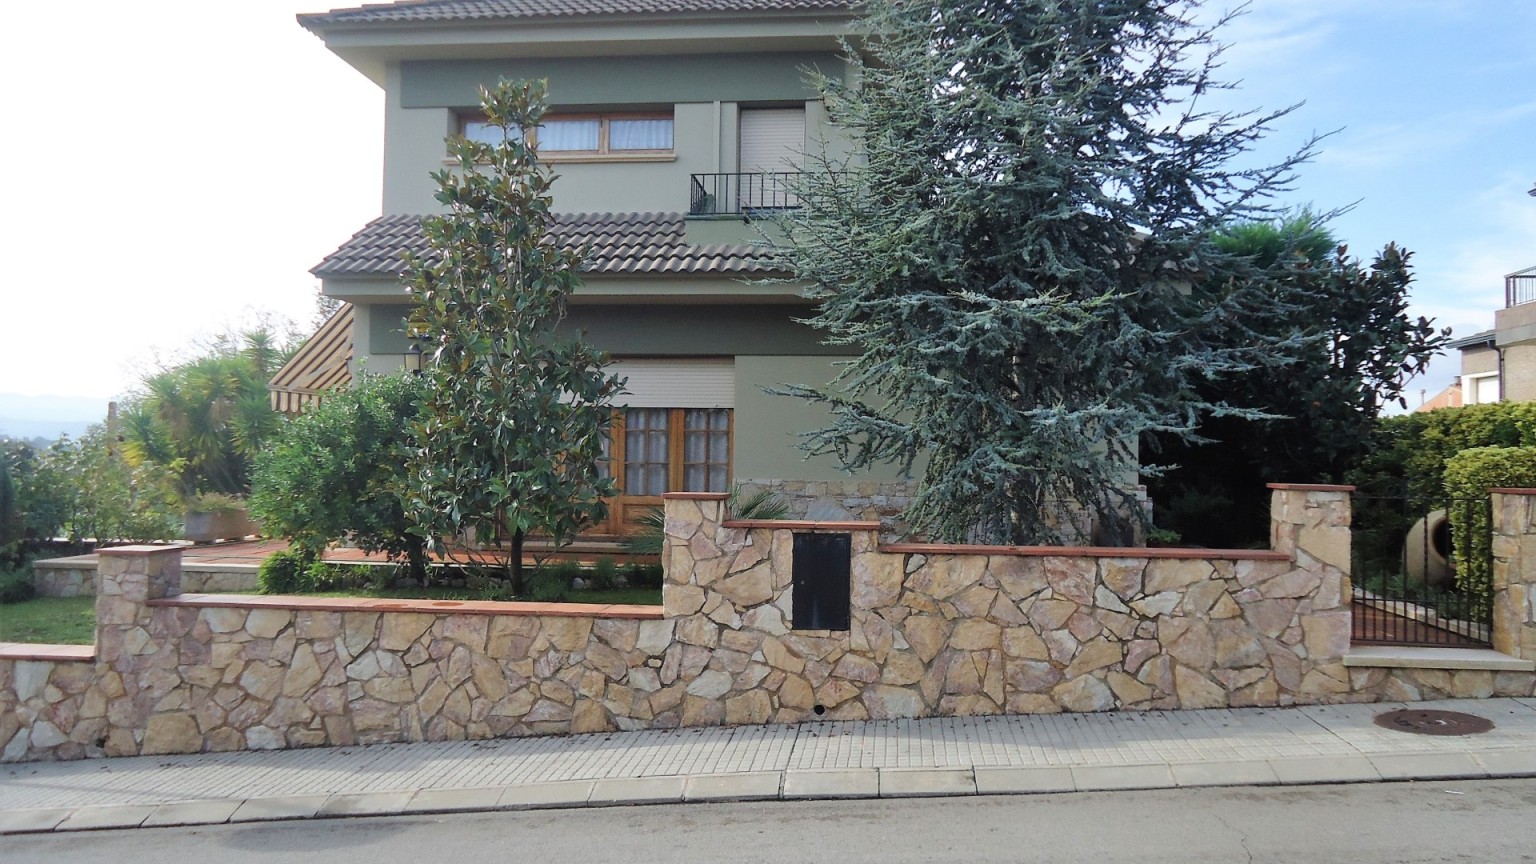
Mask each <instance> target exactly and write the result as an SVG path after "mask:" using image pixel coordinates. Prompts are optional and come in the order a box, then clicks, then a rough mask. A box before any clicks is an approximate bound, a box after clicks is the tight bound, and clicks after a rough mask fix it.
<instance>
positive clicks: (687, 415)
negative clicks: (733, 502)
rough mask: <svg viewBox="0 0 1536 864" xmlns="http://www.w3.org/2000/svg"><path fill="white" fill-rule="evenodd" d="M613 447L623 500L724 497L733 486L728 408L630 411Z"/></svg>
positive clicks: (621, 419)
mask: <svg viewBox="0 0 1536 864" xmlns="http://www.w3.org/2000/svg"><path fill="white" fill-rule="evenodd" d="M617 420H618V422H617V423H616V424H615V429H614V433H613V442H612V443H611V444H610V446H609V447H608V452H607V454H606V455H607V457H608V465H607V466H606V469H607V472H608V473H609V474H611V476H613V477H615V478H619V479H620V480H621V487H622V488H621V489H620V491H619V494H621V495H625V496H654V495H661V494H662V493H665V492H724V491H726V490H727V489H728V487H729V484H730V480H731V410H730V409H729V408H626V409H623V410H622V411H620V412H619V416H618V418H617Z"/></svg>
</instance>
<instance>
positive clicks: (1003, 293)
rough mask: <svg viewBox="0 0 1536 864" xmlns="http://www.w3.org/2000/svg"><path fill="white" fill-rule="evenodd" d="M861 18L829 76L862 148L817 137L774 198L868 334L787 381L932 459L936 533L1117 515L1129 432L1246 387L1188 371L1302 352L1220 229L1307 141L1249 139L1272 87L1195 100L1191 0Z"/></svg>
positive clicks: (909, 456)
mask: <svg viewBox="0 0 1536 864" xmlns="http://www.w3.org/2000/svg"><path fill="white" fill-rule="evenodd" d="M863 32H866V33H867V34H868V36H867V38H866V39H865V40H864V41H863V42H862V43H861V44H860V45H858V46H857V50H852V49H850V50H849V53H848V64H849V73H848V74H847V75H846V76H845V77H843V78H838V79H830V78H825V77H823V78H821V79H819V80H818V84H819V86H820V87H821V89H822V90H823V92H824V93H825V96H826V99H827V109H828V112H829V114H830V116H831V117H832V119H833V121H834V122H835V123H836V124H837V125H838V127H839V128H840V129H841V130H842V131H843V132H844V133H846V134H847V135H848V136H850V137H851V139H852V143H853V144H854V147H853V148H852V152H854V153H856V154H858V155H857V157H856V158H854V159H851V160H842V161H837V160H834V159H831V158H829V157H827V156H825V155H818V154H808V157H807V158H808V161H809V162H810V163H811V170H809V171H808V172H807V174H806V175H805V176H804V180H803V181H802V182H801V185H800V186H799V188H797V189H796V190H795V191H796V192H797V193H798V194H799V196H800V198H801V199H802V201H803V202H804V204H805V205H806V206H804V207H803V208H802V209H800V210H796V211H790V212H787V213H785V214H784V215H783V216H782V218H781V219H780V220H779V221H780V224H781V227H782V229H783V231H784V232H785V233H786V235H787V240H786V241H785V242H784V243H782V244H781V246H780V248H779V251H780V253H781V255H780V260H781V261H782V262H783V265H784V267H785V268H786V269H787V270H788V271H790V272H791V273H792V275H793V276H794V277H795V278H796V279H798V280H801V281H804V282H806V283H809V284H810V285H811V286H813V288H812V292H813V295H814V296H815V297H816V298H818V299H819V300H820V301H821V306H820V309H819V312H818V314H817V315H816V316H815V317H814V319H813V320H812V323H813V324H814V325H815V326H817V327H819V328H820V329H821V330H822V331H823V332H824V334H825V337H826V338H827V340H828V341H830V342H832V343H834V344H844V345H850V346H854V347H855V348H856V349H857V350H858V351H859V352H861V353H859V355H858V356H857V358H856V359H854V360H852V361H851V362H850V363H849V364H847V365H846V366H845V367H844V368H843V370H842V371H841V373H840V374H839V375H838V377H837V379H836V380H835V381H834V382H832V383H831V385H829V386H819V387H818V386H792V387H786V388H784V389H783V391H782V392H786V393H791V394H794V395H798V396H801V397H804V398H806V399H810V400H813V401H815V402H817V403H820V404H822V405H824V406H825V407H826V408H827V409H828V410H829V411H830V414H831V418H832V419H831V422H830V424H829V425H827V426H826V427H825V428H822V429H819V430H815V431H813V432H811V433H810V434H809V435H808V436H807V440H806V442H805V445H806V446H807V448H808V449H810V450H811V451H813V452H816V453H823V454H831V455H833V456H835V457H836V458H837V459H839V460H840V461H841V463H842V464H843V465H844V466H845V467H847V468H849V469H853V470H857V469H862V468H866V467H869V466H871V465H874V464H877V463H894V464H895V465H897V466H899V467H900V468H902V469H905V470H906V471H908V472H914V471H915V472H919V473H918V477H919V479H920V484H919V488H918V490H917V494H916V496H915V498H914V500H913V503H912V505H911V507H910V508H909V510H908V511H907V514H906V515H907V518H908V520H909V523H910V525H911V527H912V528H913V530H915V531H917V532H920V533H925V534H929V535H931V536H934V537H936V538H939V539H943V540H949V541H960V540H980V541H984V542H1001V543H1042V542H1046V543H1048V542H1059V538H1060V532H1061V530H1062V525H1061V523H1060V521H1059V517H1060V514H1061V512H1062V511H1063V510H1064V509H1067V508H1071V507H1078V506H1081V507H1086V508H1087V509H1089V510H1090V511H1091V512H1092V513H1093V514H1095V516H1096V517H1097V522H1098V523H1099V524H1100V525H1101V526H1105V527H1106V528H1107V530H1106V532H1105V533H1104V534H1101V538H1124V537H1125V536H1126V535H1127V533H1128V532H1127V530H1126V529H1127V527H1128V523H1129V522H1130V520H1133V519H1135V518H1138V517H1139V510H1138V508H1136V507H1135V505H1134V495H1135V492H1134V489H1135V485H1136V472H1137V462H1138V459H1137V440H1138V438H1139V436H1141V435H1142V434H1144V433H1148V432H1157V433H1160V434H1167V435H1173V436H1184V437H1188V436H1193V435H1194V434H1195V430H1196V428H1197V422H1198V419H1199V418H1200V417H1201V416H1204V415H1208V414H1212V413H1216V414H1220V413H1227V412H1232V411H1238V413H1243V412H1241V411H1239V410H1238V409H1234V408H1231V407H1230V406H1227V405H1224V404H1223V403H1222V402H1221V400H1219V399H1212V398H1210V397H1207V396H1204V395H1202V394H1200V393H1199V392H1197V391H1196V389H1195V386H1194V385H1195V384H1196V383H1197V382H1199V381H1203V380H1206V379H1209V378H1213V377H1219V376H1222V375H1224V374H1228V373H1231V372H1235V371H1240V370H1245V369H1251V368H1254V367H1256V366H1264V365H1273V364H1280V363H1284V362H1286V359H1287V358H1286V356H1285V355H1286V352H1285V347H1286V345H1287V344H1290V342H1291V340H1292V337H1291V336H1290V335H1289V334H1286V335H1280V336H1276V335H1275V334H1272V333H1268V332H1259V331H1257V330H1254V329H1253V328H1251V327H1250V326H1249V324H1248V323H1247V322H1249V321H1250V320H1251V313H1253V312H1254V311H1255V310H1257V309H1260V308H1266V307H1269V306H1270V305H1272V304H1273V302H1274V300H1273V298H1270V297H1268V296H1266V290H1265V280H1264V278H1263V275H1262V274H1261V273H1259V272H1257V268H1254V267H1252V266H1251V265H1250V264H1248V263H1246V262H1244V261H1243V260H1241V259H1240V258H1239V257H1237V256H1232V255H1229V254H1226V253H1224V252H1222V251H1221V250H1220V249H1218V248H1216V247H1215V246H1213V245H1212V244H1210V243H1209V242H1208V241H1207V238H1208V236H1209V235H1210V233H1211V232H1212V231H1213V229H1215V228H1217V227H1218V226H1221V225H1224V224H1228V223H1230V222H1231V221H1233V220H1234V219H1242V218H1262V217H1263V216H1264V215H1266V214H1267V213H1268V210H1267V209H1266V204H1265V202H1266V196H1268V195H1269V194H1270V193H1272V192H1273V191H1275V190H1276V189H1278V188H1282V187H1283V185H1284V184H1285V183H1287V182H1288V181H1289V178H1290V176H1291V174H1292V171H1293V168H1294V167H1295V166H1296V165H1297V164H1298V163H1299V162H1300V161H1302V160H1303V159H1304V158H1305V157H1306V156H1307V155H1308V154H1309V152H1310V145H1308V147H1306V148H1303V150H1302V151H1301V152H1300V153H1298V154H1297V155H1296V156H1293V157H1291V158H1289V159H1286V160H1283V161H1282V162H1280V163H1279V164H1274V165H1269V166H1267V167H1262V168H1253V167H1239V166H1238V165H1237V162H1238V161H1240V160H1239V157H1242V156H1243V154H1244V153H1245V152H1246V151H1247V150H1248V149H1249V148H1250V146H1251V145H1252V144H1253V143H1254V142H1255V141H1256V140H1257V139H1258V138H1260V137H1261V135H1262V134H1263V132H1264V131H1265V129H1266V126H1267V124H1268V123H1269V122H1270V121H1272V120H1273V119H1274V118H1275V117H1276V116H1279V113H1283V112H1277V113H1274V114H1268V115H1254V114H1234V113H1226V112H1223V111H1219V110H1207V109H1206V108H1205V105H1204V103H1203V101H1202V97H1203V96H1204V95H1206V94H1208V92H1209V91H1212V90H1215V89H1218V88H1220V87H1221V86H1222V85H1221V84H1219V83H1218V82H1217V81H1216V80H1215V79H1214V78H1213V68H1214V67H1213V60H1212V53H1213V51H1212V48H1213V43H1212V34H1211V31H1210V30H1208V29H1201V28H1199V27H1197V26H1196V25H1195V24H1193V23H1192V21H1191V19H1190V17H1189V10H1188V7H1187V6H1185V5H1181V4H1174V3H1166V2H1150V0H1050V2H1042V0H1021V2H1016V3H995V2H979V0H941V2H938V3H926V2H925V3H916V2H907V0H872V2H871V3H869V4H868V5H867V6H866V7H865V19H864V31H863ZM1211 281H1221V282H1222V283H1223V284H1224V285H1225V286H1227V287H1226V288H1225V289H1224V290H1220V291H1191V290H1190V288H1191V286H1192V285H1194V284H1196V283H1202V282H1211ZM1249 331H1252V332H1249ZM1248 413H1254V412H1248Z"/></svg>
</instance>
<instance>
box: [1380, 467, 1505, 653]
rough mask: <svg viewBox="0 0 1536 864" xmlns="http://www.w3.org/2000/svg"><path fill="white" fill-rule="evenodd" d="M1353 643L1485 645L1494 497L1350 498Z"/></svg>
mask: <svg viewBox="0 0 1536 864" xmlns="http://www.w3.org/2000/svg"><path fill="white" fill-rule="evenodd" d="M1353 508H1354V519H1353V526H1352V532H1351V533H1352V541H1353V542H1352V548H1353V561H1352V562H1351V565H1352V573H1351V581H1352V582H1353V584H1354V598H1353V599H1354V610H1353V611H1354V632H1353V641H1354V642H1355V643H1357V644H1360V643H1364V644H1372V643H1374V644H1395V645H1438V646H1444V647H1467V648H1473V647H1483V646H1486V645H1488V644H1489V642H1490V633H1491V631H1492V623H1493V602H1492V595H1491V592H1489V591H1488V590H1487V588H1486V587H1482V588H1478V587H1476V586H1478V585H1481V586H1486V585H1487V584H1488V581H1487V580H1488V577H1489V576H1490V575H1491V573H1490V571H1491V568H1492V566H1493V554H1492V549H1493V545H1492V541H1493V538H1492V527H1491V524H1492V503H1491V502H1490V500H1489V499H1486V498H1485V499H1482V500H1444V499H1442V500H1425V499H1416V498H1412V497H1408V496H1398V497H1372V496H1356V497H1355V498H1354V499H1353Z"/></svg>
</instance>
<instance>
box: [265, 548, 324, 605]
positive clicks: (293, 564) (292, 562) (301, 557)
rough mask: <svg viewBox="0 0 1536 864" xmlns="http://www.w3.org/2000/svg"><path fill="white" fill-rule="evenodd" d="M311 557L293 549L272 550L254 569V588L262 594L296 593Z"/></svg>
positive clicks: (300, 586) (301, 583) (299, 588)
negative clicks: (284, 550) (257, 567)
mask: <svg viewBox="0 0 1536 864" xmlns="http://www.w3.org/2000/svg"><path fill="white" fill-rule="evenodd" d="M312 561H313V559H312V558H311V557H309V556H308V555H307V554H305V553H303V552H299V551H295V550H289V551H286V552H274V553H272V554H271V555H268V556H267V560H265V561H263V562H261V567H260V568H259V569H258V570H257V571H256V588H257V590H258V591H260V592H261V593H263V594H297V593H299V592H300V591H302V590H304V589H303V584H304V578H303V577H304V573H305V572H306V571H307V570H308V569H309V566H310V564H311V562H312Z"/></svg>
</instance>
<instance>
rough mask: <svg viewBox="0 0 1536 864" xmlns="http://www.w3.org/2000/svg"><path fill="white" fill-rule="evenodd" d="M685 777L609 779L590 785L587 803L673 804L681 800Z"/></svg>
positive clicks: (605, 804) (600, 805)
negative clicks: (590, 790) (590, 789)
mask: <svg viewBox="0 0 1536 864" xmlns="http://www.w3.org/2000/svg"><path fill="white" fill-rule="evenodd" d="M687 781H688V778H686V777H610V778H607V779H603V780H598V781H597V782H596V783H594V784H593V785H592V794H591V795H590V796H588V798H587V803H588V804H590V805H592V806H594V807H605V806H608V805H614V804H675V803H677V802H679V801H682V800H683V786H684V784H686V783H687Z"/></svg>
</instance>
